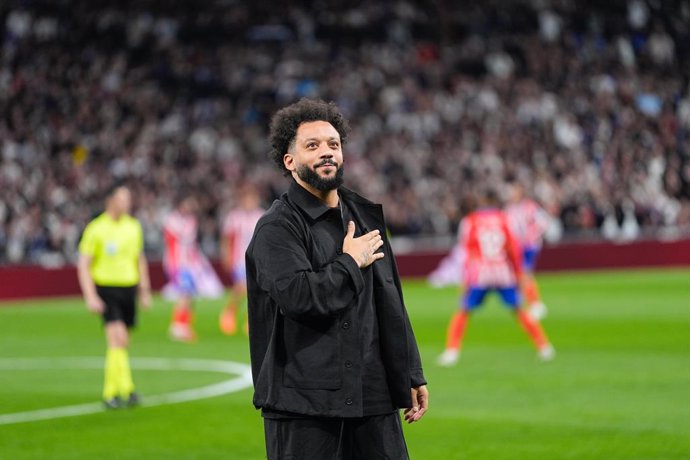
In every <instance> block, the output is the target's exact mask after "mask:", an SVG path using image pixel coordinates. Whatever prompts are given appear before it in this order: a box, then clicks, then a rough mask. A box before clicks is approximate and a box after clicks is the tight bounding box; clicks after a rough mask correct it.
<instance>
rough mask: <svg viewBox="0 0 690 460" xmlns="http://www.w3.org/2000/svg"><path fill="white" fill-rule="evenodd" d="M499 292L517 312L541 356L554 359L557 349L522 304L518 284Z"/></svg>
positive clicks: (544, 358) (543, 358)
mask: <svg viewBox="0 0 690 460" xmlns="http://www.w3.org/2000/svg"><path fill="white" fill-rule="evenodd" d="M498 292H499V294H500V295H501V298H502V299H503V302H504V303H505V304H506V305H507V306H508V307H510V308H511V309H512V310H513V311H514V312H515V315H516V317H517V320H518V322H519V323H520V325H521V326H522V328H523V329H524V330H525V332H526V333H527V335H528V336H529V337H530V339H531V340H532V343H534V346H535V347H536V349H537V353H538V355H539V358H540V359H542V360H544V361H549V360H551V359H553V358H554V356H555V351H554V349H553V346H552V345H551V343H550V342H549V339H548V337H547V336H546V333H545V332H544V329H543V328H542V327H541V324H540V323H539V321H538V320H536V319H534V318H532V317H531V316H530V315H529V313H527V312H526V311H525V310H524V309H523V308H522V307H521V306H520V303H521V301H520V293H519V291H518V288H517V286H511V287H507V288H501V289H499V290H498Z"/></svg>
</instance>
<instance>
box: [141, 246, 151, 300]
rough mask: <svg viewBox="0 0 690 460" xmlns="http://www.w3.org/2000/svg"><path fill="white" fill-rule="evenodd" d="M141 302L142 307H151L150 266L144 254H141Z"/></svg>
mask: <svg viewBox="0 0 690 460" xmlns="http://www.w3.org/2000/svg"><path fill="white" fill-rule="evenodd" d="M139 301H140V302H141V306H142V307H144V308H149V307H150V306H151V279H150V278H149V264H148V262H147V261H146V256H145V255H144V253H143V252H142V253H141V254H139Z"/></svg>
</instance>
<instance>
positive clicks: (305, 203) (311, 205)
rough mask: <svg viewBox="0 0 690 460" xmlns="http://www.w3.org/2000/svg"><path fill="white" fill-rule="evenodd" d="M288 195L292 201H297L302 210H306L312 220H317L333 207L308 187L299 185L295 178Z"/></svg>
mask: <svg viewBox="0 0 690 460" xmlns="http://www.w3.org/2000/svg"><path fill="white" fill-rule="evenodd" d="M287 193H288V197H289V198H290V201H292V202H293V203H295V204H296V205H297V206H298V207H299V208H300V209H301V210H302V211H304V212H305V213H306V214H307V215H308V216H309V217H311V218H312V220H317V219H318V218H319V217H321V216H323V215H324V214H325V213H326V212H328V211H329V210H330V209H331V208H329V207H328V206H326V204H325V203H324V202H323V201H321V200H319V199H318V198H316V197H315V196H314V195H312V194H311V192H309V191H308V190H307V189H305V188H304V187H302V186H301V185H299V184H298V183H297V182H296V181H295V180H294V179H293V180H292V181H291V183H290V188H289V189H288V192H287Z"/></svg>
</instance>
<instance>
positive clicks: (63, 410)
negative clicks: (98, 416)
mask: <svg viewBox="0 0 690 460" xmlns="http://www.w3.org/2000/svg"><path fill="white" fill-rule="evenodd" d="M103 362H104V359H103V358H87V357H83V358H76V357H75V358H0V370H8V371H30V370H50V369H60V370H64V369H94V370H102V369H103ZM131 364H132V367H133V368H135V369H142V370H156V371H187V372H219V373H222V374H228V375H232V376H234V378H232V379H229V380H224V381H222V382H219V383H214V384H211V385H206V386H203V387H199V388H190V389H187V390H180V391H175V392H172V393H165V394H160V395H150V396H146V397H145V399H144V400H143V402H142V404H141V406H142V407H154V406H162V405H165V404H177V403H182V402H188V401H196V400H199V399H206V398H213V397H216V396H221V395H225V394H229V393H233V392H236V391H240V390H244V389H245V388H249V387H251V386H252V376H251V367H250V366H249V365H248V364H243V363H237V362H233V361H223V360H213V359H191V358H180V359H177V358H133V359H132V360H131ZM104 411H105V409H104V407H103V403H102V402H93V403H85V404H75V405H70V406H62V407H53V408H48V409H37V410H31V411H25V412H13V413H9V414H0V425H11V424H15V423H26V422H35V421H39V420H52V419H56V418H62V417H74V416H77V415H87V414H95V413H99V412H104Z"/></svg>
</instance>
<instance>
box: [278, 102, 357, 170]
mask: <svg viewBox="0 0 690 460" xmlns="http://www.w3.org/2000/svg"><path fill="white" fill-rule="evenodd" d="M309 121H327V122H328V123H330V124H331V125H333V127H334V128H335V129H336V131H338V134H340V143H341V144H343V145H344V144H345V141H346V140H347V133H348V131H349V130H350V126H349V124H348V122H347V120H346V119H345V117H344V116H343V114H342V113H340V110H339V109H338V107H337V106H336V105H335V103H333V102H326V101H324V100H322V99H307V98H302V99H300V100H299V101H298V102H295V103H294V104H291V105H288V106H287V107H283V108H282V109H280V110H279V111H277V112H276V113H275V115H273V118H272V119H271V128H270V134H269V142H270V143H271V153H270V157H271V159H272V160H273V161H274V163H275V164H276V166H277V167H278V169H280V170H282V171H283V174H284V175H285V176H287V175H289V174H290V171H288V170H287V169H286V168H285V164H284V163H283V157H284V156H285V154H286V153H287V151H288V150H289V149H290V146H291V145H292V143H293V142H294V141H295V136H296V135H297V128H299V126H300V125H301V124H302V123H305V122H309Z"/></svg>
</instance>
